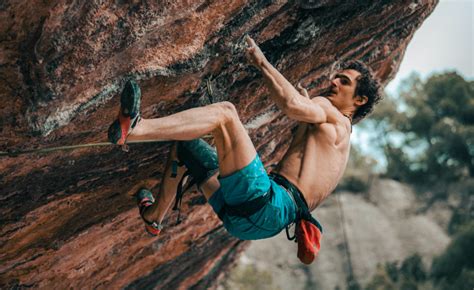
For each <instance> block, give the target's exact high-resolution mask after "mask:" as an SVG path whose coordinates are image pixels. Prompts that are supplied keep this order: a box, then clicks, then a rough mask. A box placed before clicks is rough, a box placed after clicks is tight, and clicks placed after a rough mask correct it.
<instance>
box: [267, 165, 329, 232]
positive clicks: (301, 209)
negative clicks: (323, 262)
mask: <svg viewBox="0 0 474 290" xmlns="http://www.w3.org/2000/svg"><path fill="white" fill-rule="evenodd" d="M269 176H270V178H271V179H273V181H275V182H276V183H277V184H278V185H280V186H282V187H283V188H285V189H286V190H287V191H288V192H289V193H290V194H291V195H292V196H293V200H294V201H295V203H296V208H297V211H296V212H297V214H296V220H299V219H305V220H307V221H310V222H311V223H313V224H314V225H315V226H317V227H318V228H319V230H320V231H321V233H322V232H323V227H322V226H321V224H320V223H319V222H318V221H317V220H316V219H315V218H313V216H312V215H311V212H310V211H309V208H308V203H306V200H305V198H304V196H303V194H302V193H301V192H300V190H299V189H298V188H297V187H296V186H295V185H294V184H293V183H291V182H290V181H288V179H286V178H285V177H284V176H282V175H280V174H278V173H274V172H272V173H270V174H269Z"/></svg>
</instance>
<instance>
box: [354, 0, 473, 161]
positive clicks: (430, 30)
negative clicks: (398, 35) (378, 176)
mask: <svg viewBox="0 0 474 290" xmlns="http://www.w3.org/2000/svg"><path fill="white" fill-rule="evenodd" d="M473 15H474V0H441V1H440V3H439V4H438V5H437V6H436V8H435V10H434V11H433V13H432V14H431V15H430V16H429V17H428V18H427V19H426V20H425V21H424V22H423V24H422V25H421V27H420V28H419V29H418V30H417V31H416V32H415V34H414V36H413V39H412V40H411V42H410V43H409V44H408V47H407V50H406V52H405V56H404V58H403V60H402V62H401V64H400V68H399V70H398V73H397V75H396V76H395V78H394V79H393V80H392V81H391V82H390V83H389V84H388V85H387V87H386V88H385V91H386V92H387V93H388V94H389V95H392V96H396V95H397V89H398V87H399V85H400V83H401V81H402V80H403V79H405V78H407V77H408V76H409V75H410V74H411V73H412V72H417V73H418V74H420V76H421V78H422V79H423V80H425V79H427V77H429V76H430V75H432V74H434V73H440V72H444V71H453V70H455V71H456V72H458V73H459V74H461V75H462V76H463V77H464V78H466V79H469V80H473V79H474V22H473ZM370 137H371V135H370V132H366V131H364V130H362V129H361V128H358V126H355V127H354V137H353V138H352V142H353V143H354V144H356V145H358V147H359V148H360V149H361V150H362V152H364V153H366V154H373V152H374V150H373V148H371V146H370V142H369V141H370ZM375 155H378V154H377V153H376V154H375ZM374 157H380V155H378V156H374ZM377 159H379V158H377ZM383 163H384V161H383V160H382V164H381V165H382V166H383V165H384V164H383Z"/></svg>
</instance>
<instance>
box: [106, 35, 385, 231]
mask: <svg viewBox="0 0 474 290" xmlns="http://www.w3.org/2000/svg"><path fill="white" fill-rule="evenodd" d="M246 41H247V44H248V47H247V50H246V54H247V58H248V60H249V62H250V63H251V64H252V65H254V66H255V67H257V68H258V69H260V71H261V72H262V74H263V77H264V80H265V82H266V85H267V87H268V88H269V90H270V93H271V97H272V98H273V100H274V101H275V103H276V104H277V106H278V107H279V108H280V109H281V110H282V111H283V112H284V113H285V114H286V115H287V116H288V117H289V118H291V119H294V120H297V121H299V122H300V123H299V126H298V129H297V131H296V134H295V136H294V139H293V141H292V143H291V145H290V147H289V149H288V151H287V152H286V154H285V156H284V157H283V159H282V160H281V162H280V163H279V164H278V166H277V167H276V169H274V171H273V173H272V174H271V176H270V178H269V176H268V175H267V173H266V171H265V169H264V167H263V165H262V163H261V161H260V159H259V156H258V154H257V152H256V150H255V148H254V146H253V144H252V141H251V140H250V138H249V136H248V134H247V132H246V130H245V128H244V126H243V124H242V123H241V121H240V119H239V116H238V114H237V111H236V109H235V107H234V105H233V104H231V103H230V102H221V103H216V104H211V105H208V106H205V107H199V108H193V109H189V110H186V111H182V112H179V113H176V114H173V115H170V116H167V117H163V118H157V119H142V120H140V121H139V122H138V120H139V117H136V118H137V119H134V118H133V116H132V118H131V120H128V123H127V122H125V123H126V125H123V124H122V123H123V122H122V121H123V120H122V121H120V122H121V123H120V124H121V131H120V128H118V125H117V124H116V125H115V127H114V124H113V125H112V126H111V128H110V129H109V139H111V141H112V142H114V143H119V144H120V143H123V142H125V139H127V140H146V139H171V140H192V139H196V138H199V137H201V136H203V135H206V134H212V136H213V137H214V140H215V146H216V149H217V158H218V165H217V164H216V167H217V166H218V169H219V172H218V173H215V174H214V175H212V177H211V178H206V179H205V180H203V181H201V184H200V185H199V186H200V189H201V191H202V192H203V193H204V195H205V196H206V198H207V200H208V201H209V203H210V204H211V205H212V207H213V209H214V210H215V212H216V213H217V214H218V215H219V217H220V218H221V220H222V221H223V222H224V226H225V227H226V229H227V230H228V231H229V232H230V233H231V234H233V235H234V236H236V237H238V238H241V239H261V238H267V237H271V236H274V235H276V234H277V233H279V232H280V231H281V230H282V229H284V228H285V227H286V226H288V225H289V224H291V223H292V222H294V221H295V218H296V215H297V212H298V203H297V202H296V200H295V197H296V198H299V197H301V199H302V200H303V202H304V203H306V206H307V207H308V208H309V210H310V211H312V210H314V209H315V208H316V207H317V206H318V205H319V204H321V202H322V201H323V200H324V199H325V198H326V197H327V196H328V195H329V194H330V193H331V192H332V191H333V190H334V188H335V187H336V185H337V183H338V182H339V180H340V179H341V177H342V175H343V173H344V170H345V167H346V165H347V161H348V158H349V149H350V142H349V139H350V135H351V130H352V128H351V126H352V124H353V123H357V122H358V121H359V120H361V119H362V118H364V117H365V116H366V115H367V114H368V113H369V112H370V111H371V110H372V108H373V105H374V104H375V103H377V102H378V101H379V99H380V95H379V93H378V90H379V85H378V83H377V82H376V81H375V80H374V79H373V77H372V75H371V73H370V72H369V70H368V69H367V68H366V67H365V66H364V65H363V64H362V63H360V62H352V63H348V64H346V65H345V66H344V65H343V67H342V69H341V70H340V71H338V73H337V74H336V75H335V77H334V78H333V79H332V81H331V87H330V94H329V95H328V96H325V97H315V98H312V99H310V98H309V96H308V93H307V92H306V90H305V89H303V88H301V87H299V89H298V90H297V89H295V88H294V87H293V85H291V84H290V83H289V82H288V81H287V80H286V79H285V78H284V77H283V76H282V75H281V74H280V73H279V72H278V71H277V70H276V69H275V68H274V67H273V66H272V65H271V64H270V63H269V62H268V61H267V59H266V58H265V56H264V55H263V53H262V51H261V50H260V48H259V47H258V46H257V45H256V44H255V42H254V40H253V39H251V38H250V37H247V38H246ZM122 106H124V105H123V104H122ZM122 110H123V109H122ZM130 110H132V111H133V110H134V109H130ZM135 110H136V109H135ZM132 115H139V114H138V113H136V114H132ZM121 118H122V119H126V116H125V117H123V116H122V117H121ZM119 119H120V118H119ZM117 122H118V121H116V123H117ZM133 123H136V124H134V125H130V124H133ZM127 124H128V125H127ZM127 127H128V128H127ZM132 128H133V130H132ZM111 132H112V133H111ZM117 132H118V133H117ZM114 134H115V135H116V136H118V137H117V138H115V139H114V138H113V136H114ZM110 136H112V137H110ZM119 138H120V140H119ZM176 150H177V149H176V146H174V147H173V149H172V151H171V153H170V154H171V155H170V160H168V164H167V167H166V172H165V173H164V174H165V178H164V181H163V183H162V186H161V189H160V192H159V193H158V198H157V201H156V202H155V201H154V199H153V196H152V195H151V193H150V192H149V191H147V190H146V189H142V190H141V192H139V194H138V199H139V203H140V204H141V207H140V208H141V211H140V213H141V215H142V218H143V219H144V220H145V222H146V223H147V225H148V231H149V232H151V233H154V234H158V232H159V230H160V229H161V222H162V220H163V218H164V216H165V214H166V212H167V210H168V209H169V207H170V205H171V203H172V202H173V200H174V197H175V192H176V187H177V183H178V180H179V178H167V176H170V174H171V160H172V159H175V158H177V155H178V157H179V154H177V153H176ZM211 155H212V154H211ZM210 158H212V156H211V157H210ZM183 170H184V169H179V170H178V175H182V174H183ZM178 177H179V176H178ZM289 192H292V194H293V196H292V194H290V193H289ZM295 194H296V195H295ZM298 196H299V197H298ZM223 209H224V210H223ZM152 224H154V229H155V230H154V232H153V227H151V228H150V225H152Z"/></svg>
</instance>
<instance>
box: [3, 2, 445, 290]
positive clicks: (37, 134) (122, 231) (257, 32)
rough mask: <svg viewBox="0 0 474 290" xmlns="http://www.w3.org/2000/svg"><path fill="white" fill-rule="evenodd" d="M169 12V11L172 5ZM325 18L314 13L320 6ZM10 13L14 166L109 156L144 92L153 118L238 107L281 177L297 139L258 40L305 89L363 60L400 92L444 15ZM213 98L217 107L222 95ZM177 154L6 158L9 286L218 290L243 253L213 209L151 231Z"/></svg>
mask: <svg viewBox="0 0 474 290" xmlns="http://www.w3.org/2000/svg"><path fill="white" fill-rule="evenodd" d="M158 2H162V3H158ZM313 2H314V3H313ZM316 2H317V1H289V2H285V1H252V2H247V1H192V0H187V1H3V2H2V3H0V100H1V106H0V132H1V133H0V134H1V135H0V150H1V151H5V150H7V149H8V148H16V149H20V148H23V149H26V148H36V147H47V146H60V145H69V144H82V143H91V142H102V141H105V140H106V131H107V128H108V125H109V124H110V123H111V121H112V120H113V119H114V118H115V117H116V114H117V111H118V100H119V98H118V93H119V92H120V90H121V89H122V87H123V85H124V83H125V82H126V81H127V80H128V79H136V80H137V81H138V82H139V84H140V86H141V88H142V92H143V99H142V113H143V116H144V117H145V118H151V117H161V116H166V115H169V114H171V113H174V112H178V111H181V110H183V109H187V108H192V107H195V106H201V105H205V104H208V103H209V102H219V101H224V100H226V101H230V102H232V103H234V104H235V105H236V107H237V110H238V111H239V114H240V116H241V119H242V121H243V122H244V123H245V124H246V127H247V129H248V131H249V134H250V136H251V138H252V140H253V141H254V143H255V146H256V148H257V150H258V151H259V153H260V155H261V157H262V159H263V160H264V161H265V163H266V164H267V165H268V164H271V163H274V162H275V161H277V160H278V159H279V158H280V157H281V156H282V154H283V153H284V151H285V149H286V148H287V146H288V143H289V141H290V140H291V129H292V128H293V127H294V125H295V123H294V122H292V121H291V120H288V119H287V118H286V117H284V116H283V115H282V114H281V112H280V111H278V110H277V109H276V107H275V106H274V104H273V103H272V101H271V100H270V98H269V96H268V92H267V91H266V89H265V87H264V84H263V82H262V78H261V75H260V74H259V73H258V72H257V70H255V69H253V68H251V67H249V66H248V65H247V64H246V63H245V60H244V57H243V47H244V41H243V36H244V35H245V34H250V35H251V36H253V37H254V39H255V40H256V41H257V43H258V44H259V45H260V46H261V48H262V50H263V52H264V53H265V54H266V55H267V57H268V59H269V60H270V62H271V63H272V64H274V65H275V66H276V67H277V68H278V69H279V70H280V71H281V72H282V73H283V74H284V75H285V76H286V77H287V78H288V79H289V80H290V81H291V82H294V83H296V82H297V81H301V82H302V84H303V85H304V86H306V87H307V88H308V89H309V92H310V94H318V93H321V92H322V91H323V89H324V87H325V86H326V85H327V80H328V75H329V73H330V72H331V68H332V67H333V65H334V64H335V63H337V62H338V61H341V60H347V59H361V60H363V61H365V62H367V63H368V64H370V66H371V67H372V68H373V69H374V70H375V71H376V72H377V76H378V77H379V78H380V79H381V80H382V81H383V82H384V83H386V82H387V81H388V80H389V79H390V78H392V77H393V76H394V74H395V73H396V71H397V69H398V66H399V63H400V61H401V59H402V57H403V53H404V51H405V48H406V46H407V44H408V42H409V40H410V39H411V37H412V36H413V33H414V32H415V30H416V29H417V28H418V27H419V26H420V25H421V23H422V21H423V20H424V19H425V18H426V17H427V16H428V15H429V14H430V13H431V12H432V10H433V9H434V7H435V6H436V4H437V1H436V0H431V1H364V2H365V3H363V4H361V3H360V2H361V1H319V2H318V3H316ZM210 92H212V93H210ZM168 146H169V145H168V144H143V145H132V146H131V151H130V152H129V153H125V152H122V151H120V150H119V149H117V148H112V147H99V148H89V149H80V150H76V151H63V152H54V153H49V154H47V155H39V154H31V155H21V156H19V157H16V158H2V159H1V162H0V177H1V179H0V190H1V196H0V199H1V203H0V213H1V229H0V231H1V239H0V245H1V251H0V262H1V263H0V285H2V286H8V285H9V286H15V285H22V286H25V287H42V288H50V289H51V288H57V289H58V288H67V287H74V288H96V287H97V288H117V287H122V288H143V287H144V286H148V287H158V288H160V287H163V288H169V289H175V288H189V287H194V288H208V287H212V286H213V285H215V281H216V278H218V277H219V276H220V275H221V274H222V273H223V272H224V271H225V270H226V269H227V268H228V266H229V265H230V264H231V262H232V261H233V260H234V259H235V257H236V256H237V255H238V253H239V251H241V250H242V249H243V247H244V246H245V243H243V242H241V241H239V240H236V239H235V238H233V237H231V236H229V235H228V234H227V233H226V231H225V230H224V229H223V228H222V226H221V223H220V222H219V220H218V219H217V217H216V216H215V214H214V213H213V212H212V210H211V208H210V207H209V206H208V205H206V204H205V200H204V199H203V198H202V197H201V196H200V195H199V194H197V193H193V194H188V195H187V196H186V198H185V200H184V208H183V209H182V211H183V214H184V216H185V217H184V221H183V223H181V224H179V225H174V223H175V219H176V214H175V213H173V214H172V215H171V216H170V218H169V219H166V222H165V224H166V225H165V226H166V228H165V230H164V232H163V233H162V235H161V236H160V237H158V238H150V237H148V236H146V234H145V233H144V231H143V224H142V223H141V221H140V219H139V217H138V213H137V210H136V209H135V205H134V202H133V200H132V198H131V197H130V195H131V194H133V193H134V190H136V189H137V186H139V185H140V184H142V183H143V182H146V184H147V185H148V186H152V187H153V188H154V192H156V191H157V188H158V187H159V182H160V178H161V175H162V171H163V166H164V158H165V156H166V151H167V150H168Z"/></svg>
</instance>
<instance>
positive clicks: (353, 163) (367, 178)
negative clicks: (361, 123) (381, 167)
mask: <svg viewBox="0 0 474 290" xmlns="http://www.w3.org/2000/svg"><path fill="white" fill-rule="evenodd" d="M376 164H377V162H376V161H375V160H374V159H373V158H371V157H370V156H366V155H364V154H362V152H361V151H360V149H359V148H358V147H357V146H355V145H352V147H351V154H350V157H349V161H348V164H347V168H346V171H345V172H344V176H343V177H342V180H341V182H340V183H339V184H338V186H337V190H348V191H351V192H366V191H367V190H368V188H369V185H370V182H371V178H372V175H373V174H374V172H375V166H376Z"/></svg>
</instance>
